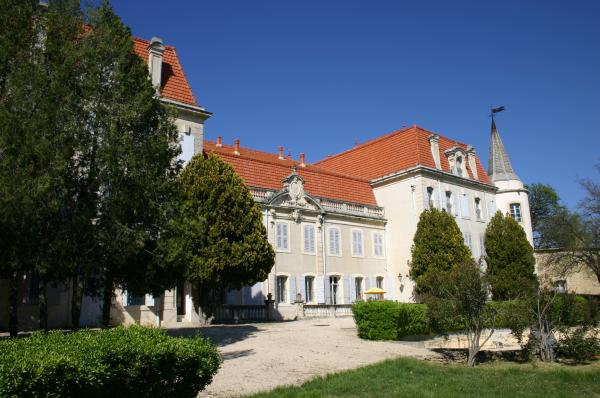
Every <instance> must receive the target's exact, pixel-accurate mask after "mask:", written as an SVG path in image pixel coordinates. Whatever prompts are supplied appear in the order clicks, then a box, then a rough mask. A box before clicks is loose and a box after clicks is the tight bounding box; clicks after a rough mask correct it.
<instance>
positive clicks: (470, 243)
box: [463, 232, 473, 253]
mask: <svg viewBox="0 0 600 398" xmlns="http://www.w3.org/2000/svg"><path fill="white" fill-rule="evenodd" d="M463 236H464V238H465V245H467V247H468V248H469V250H470V251H471V253H473V239H472V237H471V233H470V232H465V233H463Z"/></svg>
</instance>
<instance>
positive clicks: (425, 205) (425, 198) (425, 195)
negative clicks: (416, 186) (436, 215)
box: [423, 187, 429, 210]
mask: <svg viewBox="0 0 600 398" xmlns="http://www.w3.org/2000/svg"><path fill="white" fill-rule="evenodd" d="M423 209H424V210H429V194H428V192H427V187H423Z"/></svg>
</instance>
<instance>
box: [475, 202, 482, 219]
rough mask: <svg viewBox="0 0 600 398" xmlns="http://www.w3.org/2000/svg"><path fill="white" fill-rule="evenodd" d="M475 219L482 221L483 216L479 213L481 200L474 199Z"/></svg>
mask: <svg viewBox="0 0 600 398" xmlns="http://www.w3.org/2000/svg"><path fill="white" fill-rule="evenodd" d="M475 218H476V219H477V220H481V219H483V214H482V212H481V199H479V198H475Z"/></svg>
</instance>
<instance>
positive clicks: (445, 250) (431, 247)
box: [410, 209, 472, 294]
mask: <svg viewBox="0 0 600 398" xmlns="http://www.w3.org/2000/svg"><path fill="white" fill-rule="evenodd" d="M411 254H412V260H411V267H410V277H411V278H412V279H413V280H414V281H415V284H416V292H417V293H419V294H424V293H429V292H431V285H430V283H431V282H430V281H431V279H432V274H435V273H437V272H442V271H448V270H450V269H452V268H454V267H455V266H457V265H458V264H464V263H466V262H468V261H470V259H471V256H472V255H471V252H470V250H469V248H468V247H467V246H466V245H465V243H464V239H463V235H462V233H461V232H460V229H459V228H458V225H457V224H456V221H455V220H454V217H452V216H451V215H449V214H448V213H446V212H445V211H443V210H438V209H431V210H425V211H424V212H423V213H421V216H420V218H419V223H418V224H417V231H416V233H415V236H414V238H413V246H412V251H411Z"/></svg>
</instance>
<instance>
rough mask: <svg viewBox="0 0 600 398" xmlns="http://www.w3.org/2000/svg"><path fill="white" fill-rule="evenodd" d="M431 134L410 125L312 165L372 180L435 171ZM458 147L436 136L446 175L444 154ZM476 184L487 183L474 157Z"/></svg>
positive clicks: (486, 176) (479, 164) (478, 162)
mask: <svg viewBox="0 0 600 398" xmlns="http://www.w3.org/2000/svg"><path fill="white" fill-rule="evenodd" d="M431 134H433V133H432V132H431V131H428V130H425V129H424V128H422V127H419V126H417V125H414V126H412V127H406V128H403V129H400V130H396V131H393V132H391V133H389V134H386V135H383V136H381V137H378V138H375V139H373V140H371V141H368V142H365V143H364V144H361V145H358V146H356V147H354V148H352V149H349V150H347V151H345V152H341V153H339V154H337V155H333V156H330V157H327V158H325V159H323V160H321V161H318V162H316V163H315V165H317V166H319V167H320V168H323V169H327V170H331V171H335V172H338V173H341V174H345V175H353V176H357V177H360V178H364V179H368V180H373V179H375V178H378V177H383V176H386V175H389V174H392V173H396V172H399V171H402V170H405V169H408V168H411V167H415V166H419V165H421V166H427V167H431V168H435V161H434V160H433V155H432V153H431V146H430V144H429V136H430V135H431ZM454 146H458V147H461V148H462V149H464V150H466V149H467V145H465V144H463V143H460V142H457V141H454V140H451V139H449V138H446V137H443V136H440V138H439V148H440V160H441V166H442V170H444V171H447V172H450V165H449V163H448V159H447V157H446V156H445V155H444V151H446V150H448V149H450V148H452V147H454ZM476 165H477V174H478V177H479V181H481V182H484V183H490V179H489V177H488V175H487V173H486V171H485V169H484V168H483V166H482V164H481V161H480V160H479V157H477V156H476ZM466 166H467V171H468V173H469V175H470V176H471V177H473V172H472V170H471V168H470V166H469V164H468V163H467V165H466Z"/></svg>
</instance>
